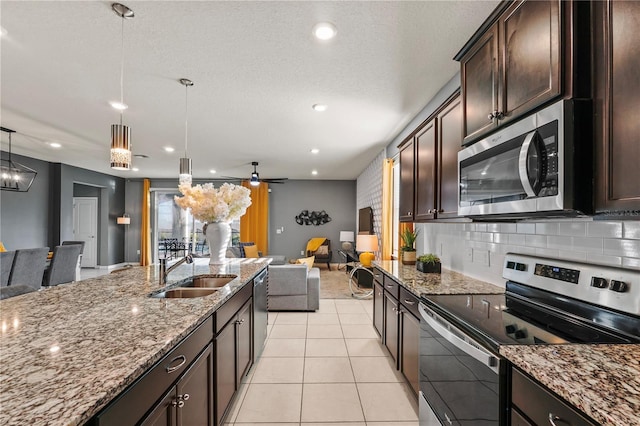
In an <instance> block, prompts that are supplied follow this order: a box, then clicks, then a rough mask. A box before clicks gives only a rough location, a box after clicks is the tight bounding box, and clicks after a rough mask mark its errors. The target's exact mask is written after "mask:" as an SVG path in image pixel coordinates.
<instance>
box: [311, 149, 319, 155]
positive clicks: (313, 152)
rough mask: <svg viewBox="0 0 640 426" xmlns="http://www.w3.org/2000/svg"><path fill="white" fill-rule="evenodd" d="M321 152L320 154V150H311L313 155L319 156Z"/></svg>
mask: <svg viewBox="0 0 640 426" xmlns="http://www.w3.org/2000/svg"><path fill="white" fill-rule="evenodd" d="M319 152H320V150H319V149H318V148H313V149H312V150H311V153H312V154H317V153H319Z"/></svg>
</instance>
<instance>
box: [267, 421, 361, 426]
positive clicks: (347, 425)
mask: <svg viewBox="0 0 640 426" xmlns="http://www.w3.org/2000/svg"><path fill="white" fill-rule="evenodd" d="M260 426H262V425H260ZM300 426H367V424H366V423H364V422H348V423H335V422H331V423H327V422H324V423H300Z"/></svg>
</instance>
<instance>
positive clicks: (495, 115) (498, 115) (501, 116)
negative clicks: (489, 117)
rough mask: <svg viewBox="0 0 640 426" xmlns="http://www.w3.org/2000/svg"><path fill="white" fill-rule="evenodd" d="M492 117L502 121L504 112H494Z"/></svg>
mask: <svg viewBox="0 0 640 426" xmlns="http://www.w3.org/2000/svg"><path fill="white" fill-rule="evenodd" d="M494 117H495V118H497V119H498V120H502V119H503V118H504V112H502V111H495V113H494Z"/></svg>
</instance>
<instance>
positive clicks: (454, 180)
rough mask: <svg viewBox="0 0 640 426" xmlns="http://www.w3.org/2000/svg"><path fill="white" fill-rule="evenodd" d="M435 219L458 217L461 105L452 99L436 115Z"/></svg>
mask: <svg viewBox="0 0 640 426" xmlns="http://www.w3.org/2000/svg"><path fill="white" fill-rule="evenodd" d="M438 143H439V148H438V151H439V154H438V161H439V163H438V167H437V170H438V187H439V188H438V191H437V193H438V213H437V218H438V219H442V218H451V217H457V216H458V187H459V186H458V152H459V151H460V148H461V143H462V104H461V102H460V96H457V97H456V98H454V99H453V100H452V101H451V103H449V104H448V105H447V106H446V107H445V108H444V110H442V112H441V113H440V114H438Z"/></svg>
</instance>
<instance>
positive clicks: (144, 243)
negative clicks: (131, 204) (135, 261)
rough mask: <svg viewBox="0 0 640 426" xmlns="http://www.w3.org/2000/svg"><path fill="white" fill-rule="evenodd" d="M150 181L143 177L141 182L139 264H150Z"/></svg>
mask: <svg viewBox="0 0 640 426" xmlns="http://www.w3.org/2000/svg"><path fill="white" fill-rule="evenodd" d="M150 189H151V181H150V180H149V179H145V180H144V181H143V183H142V221H141V222H142V225H141V229H140V265H141V266H147V265H150V264H151V216H150V205H151V201H150V194H151V193H150V191H149V190H150Z"/></svg>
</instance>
